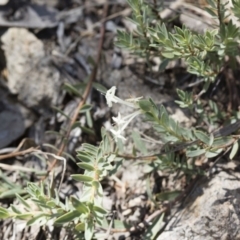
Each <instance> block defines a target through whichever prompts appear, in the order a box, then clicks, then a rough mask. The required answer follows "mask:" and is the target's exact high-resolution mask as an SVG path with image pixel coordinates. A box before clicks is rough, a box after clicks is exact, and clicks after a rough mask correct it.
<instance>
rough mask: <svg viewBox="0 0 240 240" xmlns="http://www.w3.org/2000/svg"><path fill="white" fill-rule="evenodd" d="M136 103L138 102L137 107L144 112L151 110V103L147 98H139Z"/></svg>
mask: <svg viewBox="0 0 240 240" xmlns="http://www.w3.org/2000/svg"><path fill="white" fill-rule="evenodd" d="M138 104H139V107H140V108H141V109H142V110H143V111H145V112H148V111H150V110H151V107H152V104H151V103H150V102H149V100H146V99H144V100H139V101H138Z"/></svg>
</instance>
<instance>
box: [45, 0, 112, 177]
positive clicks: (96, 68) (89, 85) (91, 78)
mask: <svg viewBox="0 0 240 240" xmlns="http://www.w3.org/2000/svg"><path fill="white" fill-rule="evenodd" d="M107 12H108V4H107V3H106V4H105V6H104V16H103V17H104V18H106V16H107ZM104 34H105V23H103V24H102V27H101V33H100V36H101V37H100V40H99V45H98V51H97V58H96V64H95V66H94V68H93V71H92V73H91V75H90V77H89V81H88V84H87V87H86V89H85V91H84V93H83V97H82V100H81V101H80V102H79V104H78V106H77V108H76V110H75V112H74V115H73V117H72V119H71V122H70V124H69V126H68V130H67V134H66V139H67V140H68V139H69V136H70V133H71V130H72V126H73V124H74V123H75V122H76V120H77V118H78V115H79V112H80V110H81V108H82V106H83V105H84V103H85V102H86V100H87V98H88V96H89V94H90V91H91V88H92V83H93V82H94V81H95V78H96V75H97V70H98V65H99V62H100V58H101V52H102V46H103V40H104ZM67 142H68V141H63V142H62V144H61V146H60V149H59V151H58V152H57V154H56V155H57V156H61V155H62V153H63V151H64V149H65V147H66V144H67ZM56 163H57V159H54V161H53V163H52V164H51V166H50V167H49V168H48V170H47V175H46V176H45V177H44V178H43V179H42V180H44V179H46V177H47V176H48V174H49V173H50V172H51V171H52V170H53V168H54V167H55V165H56Z"/></svg>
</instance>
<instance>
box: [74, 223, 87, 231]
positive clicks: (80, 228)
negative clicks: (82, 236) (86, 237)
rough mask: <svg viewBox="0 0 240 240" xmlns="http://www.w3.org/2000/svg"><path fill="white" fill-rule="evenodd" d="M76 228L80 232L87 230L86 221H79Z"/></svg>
mask: <svg viewBox="0 0 240 240" xmlns="http://www.w3.org/2000/svg"><path fill="white" fill-rule="evenodd" d="M75 229H76V230H77V231H79V232H83V231H84V230H85V223H83V222H81V223H78V224H77V225H76V226H75Z"/></svg>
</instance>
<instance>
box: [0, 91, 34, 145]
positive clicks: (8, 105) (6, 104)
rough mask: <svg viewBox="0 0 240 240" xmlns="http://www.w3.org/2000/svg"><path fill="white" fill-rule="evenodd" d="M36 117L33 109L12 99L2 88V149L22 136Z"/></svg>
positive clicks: (0, 115)
mask: <svg viewBox="0 0 240 240" xmlns="http://www.w3.org/2000/svg"><path fill="white" fill-rule="evenodd" d="M34 118H35V116H34V115H33V113H32V112H31V111H29V110H28V109H27V108H25V107H24V106H22V105H21V104H19V103H16V102H14V101H13V100H11V99H10V97H9V96H8V94H7V92H6V91H5V90H3V89H1V88H0V123H1V124H0V149H1V148H3V147H6V146H8V145H9V144H10V143H11V142H13V141H14V140H16V139H18V138H19V137H21V136H22V135H23V133H24V132H25V130H26V129H27V128H28V127H30V126H31V125H32V123H33V121H34Z"/></svg>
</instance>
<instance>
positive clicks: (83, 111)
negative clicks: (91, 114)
mask: <svg viewBox="0 0 240 240" xmlns="http://www.w3.org/2000/svg"><path fill="white" fill-rule="evenodd" d="M91 109H92V106H91V105H89V104H85V105H83V106H82V107H81V109H80V112H79V113H85V112H88V111H90V110H91Z"/></svg>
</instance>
